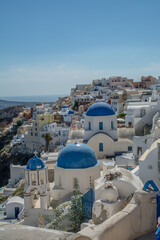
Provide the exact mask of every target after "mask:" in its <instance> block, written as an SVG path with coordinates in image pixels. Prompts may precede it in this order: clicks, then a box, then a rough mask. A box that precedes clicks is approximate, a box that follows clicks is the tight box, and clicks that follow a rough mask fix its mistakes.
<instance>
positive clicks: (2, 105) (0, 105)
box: [0, 99, 55, 109]
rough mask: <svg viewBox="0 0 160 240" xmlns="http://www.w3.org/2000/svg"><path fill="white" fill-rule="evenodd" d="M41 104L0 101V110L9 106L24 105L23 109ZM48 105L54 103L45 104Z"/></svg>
mask: <svg viewBox="0 0 160 240" xmlns="http://www.w3.org/2000/svg"><path fill="white" fill-rule="evenodd" d="M38 103H42V102H40V101H39V102H21V101H7V100H2V99H0V109H3V108H6V107H9V106H17V105H24V106H25V107H28V108H30V107H33V106H34V105H35V104H38ZM45 103H49V104H53V103H55V102H45Z"/></svg>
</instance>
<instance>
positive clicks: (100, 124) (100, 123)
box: [99, 122, 103, 130]
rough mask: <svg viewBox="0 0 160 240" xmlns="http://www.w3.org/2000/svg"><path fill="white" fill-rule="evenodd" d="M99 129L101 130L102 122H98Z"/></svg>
mask: <svg viewBox="0 0 160 240" xmlns="http://www.w3.org/2000/svg"><path fill="white" fill-rule="evenodd" d="M99 130H103V122H99Z"/></svg>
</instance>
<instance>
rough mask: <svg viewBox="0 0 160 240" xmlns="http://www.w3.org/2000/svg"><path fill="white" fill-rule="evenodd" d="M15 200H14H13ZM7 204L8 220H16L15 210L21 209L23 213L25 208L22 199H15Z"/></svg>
mask: <svg viewBox="0 0 160 240" xmlns="http://www.w3.org/2000/svg"><path fill="white" fill-rule="evenodd" d="M12 199H13V200H12ZM10 200H11V202H10V201H8V203H7V204H6V215H7V218H11V219H14V218H15V208H19V213H20V212H21V211H22V209H23V207H24V200H23V199H22V198H20V197H13V198H11V199H10Z"/></svg>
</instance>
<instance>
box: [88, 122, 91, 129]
mask: <svg viewBox="0 0 160 240" xmlns="http://www.w3.org/2000/svg"><path fill="white" fill-rule="evenodd" d="M88 129H89V130H91V122H89V126H88Z"/></svg>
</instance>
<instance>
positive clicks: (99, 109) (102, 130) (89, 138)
mask: <svg viewBox="0 0 160 240" xmlns="http://www.w3.org/2000/svg"><path fill="white" fill-rule="evenodd" d="M84 142H85V143H87V145H89V146H90V147H91V148H92V149H93V150H94V151H95V153H96V156H97V158H98V159H104V158H106V157H112V156H115V154H116V153H119V152H128V151H129V150H128V149H131V146H132V142H131V141H130V140H129V139H118V133H117V116H116V114H115V112H114V110H113V108H112V106H111V105H109V104H107V103H105V102H97V103H94V104H92V105H91V106H90V107H89V109H88V111H87V112H86V116H85V133H84Z"/></svg>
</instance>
